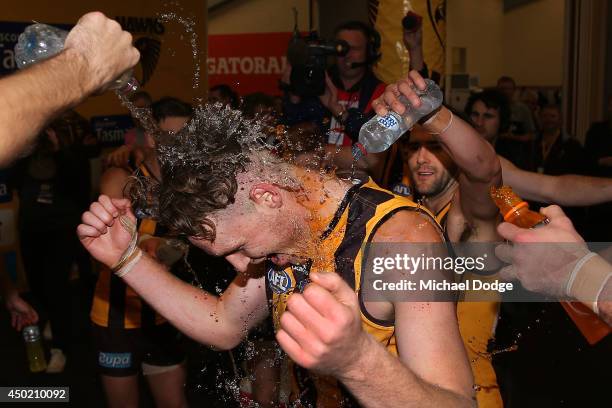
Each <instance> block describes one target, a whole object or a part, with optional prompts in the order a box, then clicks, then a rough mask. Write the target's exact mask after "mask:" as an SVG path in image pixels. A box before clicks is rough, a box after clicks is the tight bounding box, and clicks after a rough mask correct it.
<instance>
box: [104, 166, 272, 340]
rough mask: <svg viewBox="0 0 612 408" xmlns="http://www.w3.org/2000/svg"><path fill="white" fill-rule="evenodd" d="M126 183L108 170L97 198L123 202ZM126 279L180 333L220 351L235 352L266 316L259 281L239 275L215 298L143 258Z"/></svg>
mask: <svg viewBox="0 0 612 408" xmlns="http://www.w3.org/2000/svg"><path fill="white" fill-rule="evenodd" d="M128 178H129V173H128V172H126V171H125V170H123V169H120V168H111V169H109V170H107V171H106V172H104V174H103V175H102V178H101V180H100V191H101V193H102V194H110V197H114V198H120V197H122V194H123V189H124V186H125V183H126V182H127V180H128ZM109 215H110V214H109ZM117 224H119V223H118V222H117V221H116V220H115V222H114V223H113V226H112V227H111V228H117V227H118V228H122V227H120V226H119V225H117ZM124 280H125V282H126V283H127V284H128V285H130V286H131V287H132V289H134V290H135V291H136V293H138V295H139V296H140V297H142V298H143V299H144V300H145V301H146V302H147V303H148V304H150V305H151V306H152V307H153V308H154V309H155V310H156V311H157V312H159V313H160V314H161V315H162V316H164V317H165V318H166V319H168V321H169V322H170V323H172V324H173V325H174V326H175V327H176V328H177V329H178V330H180V331H181V332H183V333H185V334H186V335H188V336H189V337H191V338H193V339H195V340H196V341H198V342H200V343H204V344H209V345H212V346H215V347H217V348H220V349H231V348H233V347H235V346H236V345H237V344H238V343H240V341H241V340H242V338H243V337H244V336H245V334H246V333H247V332H248V330H249V329H250V328H252V327H253V326H255V325H256V324H257V323H258V322H260V321H261V320H263V318H264V317H265V316H266V315H267V313H268V309H267V307H266V294H265V285H264V282H263V278H254V277H250V276H246V275H245V274H239V275H238V276H237V277H236V279H235V280H234V281H233V282H232V283H231V284H230V286H229V287H228V288H227V289H226V291H225V292H224V293H223V294H222V295H221V296H219V297H218V296H215V295H212V294H210V293H208V292H205V291H203V290H201V289H199V288H196V287H194V286H192V285H189V284H188V283H186V282H183V281H182V280H180V279H178V278H177V277H175V276H174V275H173V274H171V273H170V272H169V271H168V270H167V269H166V267H164V266H162V265H161V264H160V263H158V262H156V261H155V260H153V259H152V258H150V257H148V256H144V255H143V257H142V259H141V260H140V262H138V263H137V264H136V265H135V267H134V269H133V270H132V271H131V272H130V273H129V274H127V275H126V276H125V277H124Z"/></svg>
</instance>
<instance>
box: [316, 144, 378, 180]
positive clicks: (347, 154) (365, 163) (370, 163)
mask: <svg viewBox="0 0 612 408" xmlns="http://www.w3.org/2000/svg"><path fill="white" fill-rule="evenodd" d="M387 154H388V152H382V153H370V154H368V155H367V156H365V157H364V158H362V159H361V160H359V161H358V162H357V163H356V164H355V167H356V168H357V169H359V170H363V171H365V172H366V173H368V174H369V175H370V176H372V178H373V179H375V180H377V181H380V178H381V177H382V172H383V167H384V163H385V158H386V157H387ZM325 161H326V162H327V163H329V164H330V165H333V166H336V167H337V168H338V169H343V170H348V169H350V168H351V166H352V164H353V153H352V151H351V148H350V147H348V146H335V145H326V146H325Z"/></svg>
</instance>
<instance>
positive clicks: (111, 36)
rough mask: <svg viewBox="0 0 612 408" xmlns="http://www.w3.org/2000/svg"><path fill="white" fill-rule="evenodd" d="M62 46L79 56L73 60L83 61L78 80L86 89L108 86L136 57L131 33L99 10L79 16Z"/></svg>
mask: <svg viewBox="0 0 612 408" xmlns="http://www.w3.org/2000/svg"><path fill="white" fill-rule="evenodd" d="M64 50H65V51H66V52H75V54H76V55H77V56H80V57H82V60H80V61H77V62H78V63H82V64H84V70H83V78H81V80H83V81H84V82H83V83H82V85H83V87H84V88H85V89H86V90H87V91H89V92H94V91H96V90H100V89H105V88H106V87H108V86H110V85H111V84H112V83H113V81H114V80H115V79H117V78H118V77H119V76H121V74H123V73H124V72H126V71H127V70H129V69H130V68H132V67H133V66H134V65H136V64H137V63H138V60H139V59H140V53H139V52H138V50H137V49H136V48H135V47H134V46H133V45H132V35H131V34H130V33H128V32H127V31H124V30H123V29H122V28H121V26H120V25H119V23H117V22H116V21H115V20H111V19H109V18H107V17H106V16H105V15H104V14H102V13H100V12H91V13H87V14H85V15H84V16H82V17H81V18H80V19H79V21H78V22H77V24H76V25H75V26H74V28H73V29H72V30H71V31H70V33H68V36H67V37H66V42H65V44H64Z"/></svg>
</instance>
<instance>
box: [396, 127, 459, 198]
mask: <svg viewBox="0 0 612 408" xmlns="http://www.w3.org/2000/svg"><path fill="white" fill-rule="evenodd" d="M400 147H401V151H402V158H403V160H404V161H406V160H407V162H408V167H409V169H410V179H411V180H412V183H413V185H414V188H415V189H416V191H417V192H418V193H419V194H420V195H424V196H428V197H432V198H433V197H435V196H436V195H438V194H440V193H442V192H443V191H444V190H445V189H446V188H447V187H448V185H449V184H450V183H451V182H452V181H453V177H452V173H454V172H455V165H454V163H453V160H452V159H451V158H450V156H449V155H448V153H446V151H445V150H444V149H443V148H442V145H441V144H440V143H439V142H437V141H435V140H434V138H433V136H432V135H430V134H428V133H427V132H425V131H424V130H422V128H420V127H414V128H413V129H412V131H411V132H410V138H409V139H408V141H403V142H402V144H401V145H400Z"/></svg>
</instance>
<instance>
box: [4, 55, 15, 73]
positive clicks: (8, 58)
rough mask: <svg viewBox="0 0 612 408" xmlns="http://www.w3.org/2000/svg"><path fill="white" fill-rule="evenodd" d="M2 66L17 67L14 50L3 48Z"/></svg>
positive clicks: (6, 67)
mask: <svg viewBox="0 0 612 408" xmlns="http://www.w3.org/2000/svg"><path fill="white" fill-rule="evenodd" d="M2 68H4V69H8V70H11V69H15V53H14V52H13V50H2Z"/></svg>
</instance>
